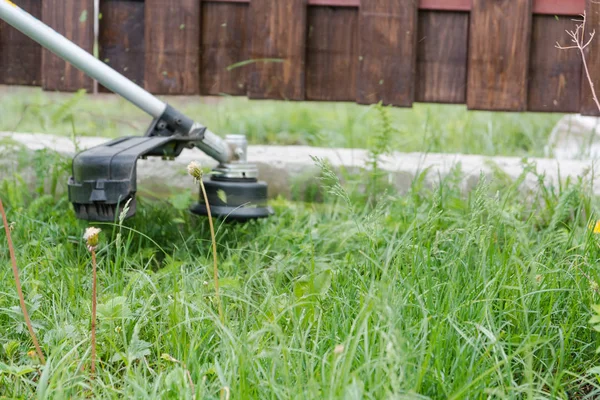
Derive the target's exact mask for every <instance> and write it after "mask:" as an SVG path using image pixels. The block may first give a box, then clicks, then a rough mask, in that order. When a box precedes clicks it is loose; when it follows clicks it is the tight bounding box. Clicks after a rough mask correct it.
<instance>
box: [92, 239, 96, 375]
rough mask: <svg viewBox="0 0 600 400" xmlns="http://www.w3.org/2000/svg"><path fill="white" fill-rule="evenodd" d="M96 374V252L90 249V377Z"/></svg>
mask: <svg viewBox="0 0 600 400" xmlns="http://www.w3.org/2000/svg"><path fill="white" fill-rule="evenodd" d="M95 373H96V250H95V249H92V367H91V375H92V379H94V374H95Z"/></svg>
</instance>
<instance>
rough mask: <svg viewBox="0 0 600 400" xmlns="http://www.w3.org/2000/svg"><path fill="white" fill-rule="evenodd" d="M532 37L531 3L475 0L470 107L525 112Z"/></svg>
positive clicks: (471, 47)
mask: <svg viewBox="0 0 600 400" xmlns="http://www.w3.org/2000/svg"><path fill="white" fill-rule="evenodd" d="M530 37H531V0H474V1H473V10H472V11H471V27H470V37H469V44H470V46H469V66H468V82H467V106H468V108H470V109H477V110H497V111H501V110H502V111H523V110H525V109H526V108H527V75H528V65H529V40H530Z"/></svg>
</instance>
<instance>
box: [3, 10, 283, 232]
mask: <svg viewBox="0 0 600 400" xmlns="http://www.w3.org/2000/svg"><path fill="white" fill-rule="evenodd" d="M0 19H3V20H4V21H6V22H7V23H8V24H9V25H12V26H13V27H14V28H16V29H18V30H19V31H21V32H22V33H24V34H25V35H27V36H29V37H30V38H31V39H33V40H35V41H36V42H38V43H39V44H41V45H42V46H43V47H45V48H46V49H48V50H49V51H51V52H52V53H54V54H56V55H57V56H59V57H61V58H62V59H64V60H65V61H67V62H69V63H71V64H73V65H74V66H75V67H76V68H77V69H79V70H81V71H83V72H84V73H85V74H87V75H88V76H90V77H91V78H93V79H95V80H97V81H98V82H99V83H101V84H102V85H103V86H104V87H106V88H108V89H109V90H111V91H113V92H114V93H116V94H118V95H120V96H122V97H124V98H125V99H127V100H128V101H130V102H131V103H133V104H134V105H136V106H137V107H139V108H140V109H142V110H143V111H145V112H146V113H148V114H150V115H151V116H152V117H153V120H152V123H151V124H150V126H149V128H148V129H147V131H146V133H145V134H144V136H128V137H122V138H118V139H115V140H112V141H109V142H107V143H105V144H102V145H100V146H97V147H93V148H90V149H88V150H85V151H82V152H80V153H78V154H77V155H75V157H74V158H73V167H72V170H73V171H72V173H73V175H72V176H71V177H70V178H69V182H68V193H69V201H70V202H71V203H72V204H73V207H74V209H75V213H76V215H77V218H79V219H84V220H90V221H113V220H114V219H115V217H116V215H118V214H119V213H120V212H121V211H122V209H123V206H124V205H125V204H126V203H127V202H128V201H129V211H128V213H127V217H130V216H132V215H133V214H134V213H135V210H136V207H135V205H136V202H135V194H136V190H137V183H136V164H137V160H138V159H139V158H140V157H144V158H145V157H151V156H158V157H163V158H167V159H173V158H175V157H177V156H179V155H180V154H181V152H182V150H183V149H185V148H193V147H197V148H199V149H200V150H202V151H204V152H205V153H206V154H207V155H209V156H211V157H212V158H214V159H215V160H216V161H218V162H219V164H218V166H217V167H216V168H215V169H214V170H213V171H212V173H211V174H209V175H208V176H207V177H205V178H204V179H203V183H204V186H205V187H206V191H207V197H208V202H209V204H210V208H211V211H212V215H215V216H218V217H226V218H227V219H233V220H248V219H254V218H263V217H267V216H268V215H270V214H271V213H272V210H271V208H270V207H269V206H268V205H267V184H266V183H265V182H262V181H258V170H257V168H256V166H255V165H254V164H251V163H249V162H248V161H247V154H246V151H247V146H248V145H247V141H246V137H245V136H244V135H227V136H226V137H225V139H222V138H221V137H219V136H217V135H215V134H214V133H212V132H211V131H209V130H208V129H207V128H206V127H205V126H204V125H202V124H200V123H198V122H196V121H193V120H192V119H190V118H188V117H187V116H185V115H183V114H182V113H181V112H179V111H178V110H176V109H175V108H173V107H171V106H170V105H168V104H166V103H164V102H163V101H161V100H160V99H158V98H157V97H155V96H153V95H152V94H150V93H149V92H147V91H146V90H144V89H143V88H141V87H140V86H138V85H136V84H135V83H134V82H132V81H131V80H129V79H127V78H126V77H124V76H123V75H121V74H120V73H118V72H117V71H115V70H114V69H112V68H111V67H109V66H108V65H106V64H105V63H103V62H102V61H100V60H98V59H97V58H95V57H94V56H93V55H91V54H90V53H88V52H87V51H85V50H83V49H82V48H81V47H79V46H77V45H76V44H74V43H73V42H71V41H70V40H68V39H67V38H65V37H64V36H62V35H60V34H59V33H57V32H56V31H55V30H53V29H52V28H50V27H49V26H47V25H46V24H44V23H42V22H41V21H39V20H38V19H36V18H35V17H33V16H32V15H30V14H29V13H27V12H25V11H24V10H22V9H21V8H19V7H17V6H16V5H14V4H13V3H11V2H10V1H8V0H0ZM191 211H192V212H194V213H196V214H200V215H206V214H207V210H206V207H205V205H204V202H203V201H202V200H201V201H200V202H199V203H197V204H196V205H193V206H192V207H191Z"/></svg>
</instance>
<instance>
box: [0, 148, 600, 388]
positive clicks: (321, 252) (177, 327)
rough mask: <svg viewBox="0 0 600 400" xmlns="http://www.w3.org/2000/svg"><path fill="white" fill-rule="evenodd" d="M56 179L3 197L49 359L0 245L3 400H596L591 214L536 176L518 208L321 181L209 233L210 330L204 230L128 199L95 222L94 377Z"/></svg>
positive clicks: (480, 195) (575, 193) (492, 196)
mask: <svg viewBox="0 0 600 400" xmlns="http://www.w3.org/2000/svg"><path fill="white" fill-rule="evenodd" d="M67 161H68V160H67ZM53 165H54V168H53V169H52V168H39V171H38V173H37V185H34V187H33V190H32V188H28V187H26V186H25V184H24V183H22V182H19V179H18V177H17V176H15V178H14V179H8V180H5V181H4V182H2V184H1V185H2V186H0V198H2V200H3V201H4V204H5V206H6V208H7V212H8V215H9V220H10V221H11V222H12V224H13V225H12V236H13V240H14V242H15V246H16V256H17V260H18V264H19V267H20V271H21V279H22V282H23V288H24V291H25V293H26V298H27V304H28V306H29V312H30V314H31V316H32V320H33V322H34V326H35V329H36V332H37V334H38V335H39V337H40V340H41V342H42V347H43V351H44V353H45V355H46V357H47V364H46V365H45V366H43V367H42V366H40V363H39V360H38V359H37V358H36V356H35V352H34V351H33V350H32V349H33V346H32V342H31V340H30V338H29V336H28V334H27V329H26V327H25V325H24V323H23V315H22V314H21V312H20V309H19V306H18V304H19V302H18V297H17V294H16V289H15V285H14V282H13V277H12V272H11V269H10V267H9V257H8V251H7V249H6V246H4V245H2V246H1V247H0V262H1V265H3V266H4V267H3V268H2V269H0V292H1V293H2V295H1V296H0V344H1V346H0V397H2V396H6V397H7V398H34V397H36V398H48V397H51V398H82V397H88V396H90V395H95V396H97V397H101V398H140V399H147V398H174V399H175V398H177V399H179V398H190V399H191V398H194V397H195V398H207V399H211V398H212V399H219V398H220V399H229V398H231V399H249V398H265V399H266V398H269V399H273V398H282V399H283V398H286V399H288V398H305V399H323V398H338V399H359V398H371V399H382V398H394V399H399V398H411V399H420V398H432V399H466V398H469V399H480V398H529V399H533V398H564V399H567V398H572V399H579V398H597V397H598V395H599V394H600V383H599V381H598V376H597V375H595V374H594V373H591V372H590V371H589V370H590V369H591V368H593V367H595V366H597V365H599V363H600V358H599V357H598V355H597V354H596V348H597V347H598V345H599V342H598V337H597V334H596V333H595V331H594V330H593V329H592V326H591V325H590V323H589V320H590V318H591V317H592V315H593V313H592V306H593V305H594V304H595V303H597V302H599V299H598V284H597V283H596V282H598V279H599V278H600V276H599V273H598V270H597V265H598V258H599V256H600V237H599V236H596V235H595V234H594V233H593V232H592V230H591V229H590V228H589V222H590V221H592V220H595V219H596V217H595V210H597V206H598V205H597V201H596V199H594V198H592V197H591V196H590V195H589V187H588V184H586V182H585V180H582V181H579V182H570V183H565V185H564V186H562V187H560V188H551V187H547V186H545V185H543V177H542V176H539V177H538V179H539V180H540V186H539V187H538V188H537V189H535V190H533V191H530V192H526V191H524V190H521V188H520V186H519V182H520V180H517V181H516V182H512V183H510V182H506V181H504V180H502V179H500V178H498V179H495V180H490V181H489V182H485V181H482V182H481V183H480V184H479V185H478V186H477V187H476V188H475V189H474V190H473V191H471V192H469V193H464V192H463V191H461V190H460V189H459V187H460V186H461V185H460V183H461V180H462V175H461V173H460V170H456V173H454V174H452V175H450V176H448V177H446V178H444V180H443V181H441V182H440V184H439V185H438V186H436V187H434V188H428V187H427V186H426V185H424V184H423V180H422V179H421V178H417V179H415V181H414V182H413V184H412V186H411V188H410V189H409V191H408V192H407V193H405V194H402V195H400V194H396V193H393V192H387V194H383V193H386V192H385V190H383V189H384V187H383V184H382V183H379V182H378V181H377V180H376V178H377V176H376V174H375V173H374V172H370V173H367V172H364V173H358V174H356V175H353V176H350V177H349V178H348V179H347V180H345V182H344V184H341V183H340V182H339V181H338V180H336V179H335V178H333V177H332V176H331V175H330V174H328V173H327V172H328V169H327V166H326V165H323V172H324V173H323V180H322V181H321V182H320V185H322V187H323V188H324V189H326V191H327V193H328V194H327V195H326V196H325V199H324V201H323V202H320V203H300V202H292V201H288V200H283V199H277V200H274V201H273V202H272V205H273V206H274V208H275V210H276V216H274V217H272V218H269V219H267V220H261V221H255V222H252V223H248V224H244V225H233V224H226V223H225V224H223V223H221V222H218V223H217V245H218V252H217V253H218V266H219V271H220V290H221V296H222V301H223V307H224V314H225V319H224V322H221V321H220V319H219V316H218V313H217V307H216V304H215V302H216V298H215V295H214V293H215V291H214V283H215V282H214V280H213V278H212V276H213V275H212V253H211V246H210V234H209V230H208V223H207V220H206V219H205V218H199V217H195V216H191V215H190V214H189V213H188V212H187V211H186V208H185V205H184V206H182V205H181V202H180V201H177V202H173V201H170V200H162V201H156V200H154V201H150V200H147V199H145V198H143V197H142V198H140V199H139V202H140V204H139V205H138V207H139V208H138V213H137V215H136V216H135V217H134V218H133V219H130V220H127V221H125V222H124V223H122V224H120V223H118V222H117V223H116V224H104V225H98V226H99V227H100V228H102V232H101V234H100V246H99V248H98V271H99V272H98V293H99V295H98V296H99V303H100V304H99V305H98V337H97V340H98V357H99V363H98V371H97V373H96V376H95V379H94V380H91V377H90V315H91V314H90V313H91V310H90V309H91V302H90V298H91V267H90V254H89V252H88V251H87V250H86V248H85V244H84V243H83V239H82V234H83V231H84V229H85V227H86V226H87V224H85V223H84V222H81V221H77V220H76V219H75V218H74V214H73V212H72V210H71V208H70V205H69V203H68V200H67V199H66V197H65V196H64V195H63V194H61V191H60V190H58V191H56V192H54V193H52V192H51V191H50V190H51V189H48V188H52V187H53V185H48V182H49V181H53V180H57V181H58V182H64V180H65V179H66V172H65V171H66V168H61V166H67V165H68V164H67V163H61V162H60V160H55V162H53ZM524 174H535V169H534V167H533V166H531V167H530V168H528V169H526V170H525V172H524ZM190 182H191V181H190ZM365 182H369V184H368V185H366V187H367V189H366V191H364V190H362V191H358V190H357V189H356V188H359V187H362V186H365V185H364V183H365ZM190 187H192V185H190ZM194 197H195V195H194ZM188 200H189V201H192V191H191V190H190V193H189V196H188ZM0 236H1V239H2V241H4V240H5V237H4V234H2V235H0ZM586 396H587V397H586Z"/></svg>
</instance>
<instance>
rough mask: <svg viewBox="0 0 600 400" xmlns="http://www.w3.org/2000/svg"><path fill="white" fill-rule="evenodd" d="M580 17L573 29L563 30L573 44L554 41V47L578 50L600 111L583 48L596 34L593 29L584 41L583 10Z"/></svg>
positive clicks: (584, 21) (599, 103) (585, 19)
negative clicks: (563, 44)
mask: <svg viewBox="0 0 600 400" xmlns="http://www.w3.org/2000/svg"><path fill="white" fill-rule="evenodd" d="M593 3H595V2H593ZM597 3H598V4H600V2H597ZM582 18H583V19H582V20H574V21H575V22H579V24H577V25H576V26H575V30H574V31H565V32H567V35H569V36H570V37H571V38H572V39H571V41H572V42H573V43H575V45H574V46H562V45H561V44H560V43H558V42H556V48H558V49H560V50H570V49H577V50H579V53H580V54H581V59H582V61H583V69H584V71H585V75H586V77H587V80H588V84H589V86H590V90H591V91H592V97H593V99H594V103H595V104H596V107H597V108H598V111H600V101H598V96H596V89H595V88H594V82H593V80H592V76H591V75H590V70H589V68H588V65H587V60H586V58H585V49H586V48H587V47H588V46H589V45H590V43H592V40H593V39H594V35H595V34H596V31H595V30H594V31H593V32H592V33H590V38H589V39H588V41H587V42H585V43H584V40H585V23H586V22H587V18H586V14H585V11H584V12H583V15H582Z"/></svg>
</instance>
